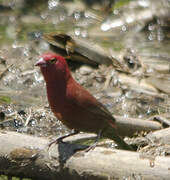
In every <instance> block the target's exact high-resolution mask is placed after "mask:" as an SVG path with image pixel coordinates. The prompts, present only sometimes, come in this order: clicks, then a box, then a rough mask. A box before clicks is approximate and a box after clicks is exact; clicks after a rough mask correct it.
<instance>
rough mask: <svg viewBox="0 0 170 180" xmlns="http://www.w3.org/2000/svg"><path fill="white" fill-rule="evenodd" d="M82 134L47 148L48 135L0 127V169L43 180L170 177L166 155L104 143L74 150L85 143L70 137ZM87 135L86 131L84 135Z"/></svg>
mask: <svg viewBox="0 0 170 180" xmlns="http://www.w3.org/2000/svg"><path fill="white" fill-rule="evenodd" d="M81 136H82V135H81V134H80V135H78V136H74V138H73V137H70V138H67V140H68V141H67V142H64V143H59V144H53V145H52V146H51V147H50V148H49V147H48V143H49V140H48V139H47V138H42V137H34V136H29V135H25V134H19V133H17V132H7V131H0V144H1V148H0V172H1V173H3V174H6V175H10V176H18V177H22V178H23V177H27V178H28V177H30V178H34V179H43V180H47V179H48V180H49V179H50V180H54V179H60V180H66V179H69V180H85V179H93V180H99V179H100V180H101V179H125V178H127V179H128V178H140V179H145V180H147V179H148V180H152V179H154V180H158V179H165V180H166V179H167V180H168V179H169V177H170V171H169V169H170V158H168V157H159V156H158V157H142V155H141V154H140V153H137V152H130V151H123V150H116V149H112V148H104V147H96V148H95V149H94V150H91V151H89V152H85V151H78V152H76V149H77V148H79V149H81V148H84V146H82V145H77V144H73V143H70V141H71V140H75V139H77V140H78V139H80V138H81ZM90 136H91V135H86V138H87V137H88V138H89V137H90ZM76 137H77V138H76ZM83 138H85V136H83Z"/></svg>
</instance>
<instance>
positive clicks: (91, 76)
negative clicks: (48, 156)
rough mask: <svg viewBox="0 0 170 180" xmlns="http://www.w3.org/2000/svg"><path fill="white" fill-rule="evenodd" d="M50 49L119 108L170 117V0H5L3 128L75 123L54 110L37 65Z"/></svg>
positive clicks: (0, 18) (0, 35)
mask: <svg viewBox="0 0 170 180" xmlns="http://www.w3.org/2000/svg"><path fill="white" fill-rule="evenodd" d="M48 51H54V52H57V53H60V54H62V55H63V56H65V57H66V59H67V60H68V63H69V66H70V69H71V70H72V73H73V76H74V78H75V79H76V80H77V81H78V82H79V83H80V84H81V85H83V86H84V87H86V88H87V89H88V90H89V91H90V92H91V93H92V94H93V95H94V96H95V97H96V98H98V99H99V100H100V101H101V102H102V103H104V104H105V105H106V107H107V108H108V109H109V110H110V111H111V112H112V113H113V114H116V115H121V116H124V117H135V118H140V119H148V118H151V117H153V116H154V115H158V114H159V115H162V116H165V117H166V118H167V119H169V118H170V117H169V111H170V108H169V102H170V99H169V94H170V73H169V72H170V0H159V1H155V0H36V1H35V0H0V127H1V128H2V129H9V130H14V131H18V132H21V133H28V134H33V135H36V136H48V137H53V136H56V135H61V134H63V133H65V132H68V131H69V130H68V129H67V128H66V127H64V126H63V125H62V124H61V123H60V122H58V121H56V119H55V117H54V116H53V114H52V113H51V112H50V109H49V106H48V103H47V99H46V93H45V84H44V81H43V78H42V75H41V73H40V71H39V69H38V68H36V67H35V66H34V64H35V62H36V60H37V58H38V57H39V55H41V54H42V53H43V52H48ZM6 178H7V177H4V176H2V179H6ZM0 179H1V178H0Z"/></svg>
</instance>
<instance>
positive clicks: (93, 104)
mask: <svg viewBox="0 0 170 180" xmlns="http://www.w3.org/2000/svg"><path fill="white" fill-rule="evenodd" d="M68 92H69V93H68V94H67V98H68V99H69V101H70V102H71V103H74V104H75V105H77V106H79V107H82V108H83V109H85V110H86V111H87V113H88V112H90V113H94V114H96V115H99V116H102V117H103V118H105V119H107V120H110V121H112V122H113V123H114V122H115V118H114V117H113V116H112V114H111V113H110V112H109V111H108V110H107V108H106V107H105V106H104V105H103V104H102V103H100V102H99V101H97V99H96V98H95V97H93V96H92V95H91V94H90V93H89V92H88V91H87V90H86V89H84V88H83V87H82V86H80V85H79V84H77V83H76V84H74V85H73V84H72V85H70V87H69V91H68Z"/></svg>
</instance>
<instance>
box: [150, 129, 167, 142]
mask: <svg viewBox="0 0 170 180" xmlns="http://www.w3.org/2000/svg"><path fill="white" fill-rule="evenodd" d="M147 138H148V139H149V140H151V141H152V142H159V143H163V144H170V128H165V129H161V130H158V131H155V132H153V133H150V134H148V135H147Z"/></svg>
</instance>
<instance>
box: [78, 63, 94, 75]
mask: <svg viewBox="0 0 170 180" xmlns="http://www.w3.org/2000/svg"><path fill="white" fill-rule="evenodd" d="M79 72H80V74H81V75H89V74H91V73H92V72H93V68H92V67H90V66H88V65H83V66H81V67H80V69H79Z"/></svg>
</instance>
